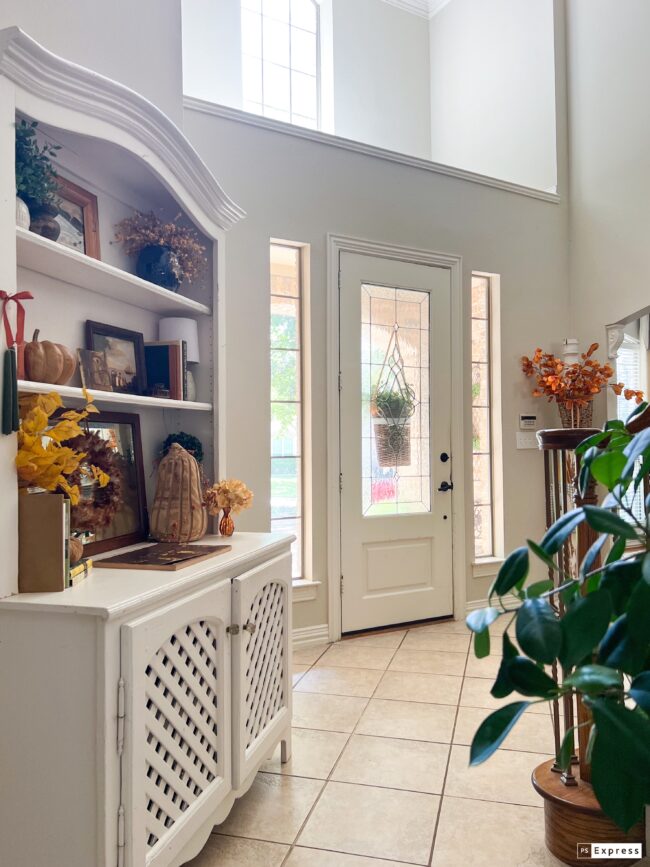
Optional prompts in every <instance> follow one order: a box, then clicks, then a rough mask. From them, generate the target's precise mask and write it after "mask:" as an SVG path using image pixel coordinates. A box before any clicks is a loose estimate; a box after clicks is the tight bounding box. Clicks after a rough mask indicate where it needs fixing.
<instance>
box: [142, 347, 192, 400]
mask: <svg viewBox="0 0 650 867" xmlns="http://www.w3.org/2000/svg"><path fill="white" fill-rule="evenodd" d="M144 358H145V364H146V368H147V383H148V386H149V393H150V394H151V395H152V396H153V397H162V396H166V394H167V393H168V394H169V397H170V398H171V399H172V400H187V343H186V341H185V340H155V341H152V342H151V343H145V345H144Z"/></svg>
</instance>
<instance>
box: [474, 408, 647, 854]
mask: <svg viewBox="0 0 650 867" xmlns="http://www.w3.org/2000/svg"><path fill="white" fill-rule="evenodd" d="M646 408H647V404H642V405H641V406H640V407H638V408H637V409H636V410H635V411H634V412H633V413H632V415H631V416H630V417H629V418H628V420H627V422H626V423H625V424H624V423H623V422H622V421H618V420H614V421H609V422H607V424H606V425H605V429H604V430H603V431H601V432H598V433H596V434H594V435H592V436H590V437H589V438H588V439H586V440H585V441H583V442H582V443H581V444H580V445H579V446H578V448H577V450H576V456H577V458H578V459H579V460H580V461H581V466H580V470H579V478H578V479H577V480H576V484H577V488H578V492H579V496H580V497H581V498H585V497H586V496H587V491H588V488H589V486H590V485H592V486H593V482H594V481H595V482H598V483H599V484H600V485H602V486H604V487H605V488H606V489H607V491H608V494H607V496H606V497H605V498H604V500H603V502H602V504H601V505H600V506H596V505H584V506H580V507H578V508H576V509H573V510H572V511H569V512H567V513H565V514H564V515H562V516H561V517H560V518H559V519H558V520H557V521H556V522H555V523H554V524H553V525H552V526H551V527H550V528H549V529H548V531H547V532H546V534H545V536H544V538H543V539H542V540H541V542H539V543H538V544H537V543H535V542H532V541H529V542H528V545H527V546H524V547H521V548H517V549H516V550H515V551H514V552H513V553H512V554H510V556H509V557H507V558H506V560H505V562H504V564H503V566H502V567H501V569H500V571H499V573H498V575H497V578H496V580H495V582H494V584H493V585H492V588H491V590H490V593H489V597H488V599H489V603H490V604H489V607H487V608H484V609H481V610H478V611H474V612H472V613H471V614H470V615H469V616H468V617H467V625H468V627H469V628H470V629H471V630H472V631H473V633H474V650H475V653H476V656H477V657H484V656H487V655H488V654H489V652H490V635H489V626H490V624H492V623H493V622H494V621H496V620H497V619H499V618H507V619H508V624H507V627H506V629H505V632H504V633H503V639H502V659H501V664H500V668H499V671H498V674H497V677H496V680H495V682H494V685H493V686H492V690H491V694H492V696H493V697H495V698H498V699H505V698H506V697H508V696H510V695H513V694H515V693H518V694H519V696H517V700H516V701H512V702H510V703H508V704H505V705H504V706H502V707H500V708H499V709H498V710H496V711H495V712H494V713H492V714H490V715H489V716H488V717H487V718H486V719H485V720H484V721H483V722H482V723H481V725H480V726H479V728H478V730H477V732H476V734H475V735H474V739H473V741H472V745H471V749H470V764H471V765H477V764H479V763H481V762H483V761H485V760H486V759H488V758H489V757H490V756H491V755H492V754H493V753H494V752H495V751H496V750H497V748H498V747H499V746H500V745H501V744H502V743H503V741H504V739H505V738H506V736H507V735H508V733H509V732H510V730H511V729H512V728H513V726H514V725H515V724H516V722H517V720H518V719H519V718H520V717H521V716H522V714H523V713H524V712H525V711H526V710H527V709H528V708H529V707H530V706H531V704H539V703H541V702H547V703H555V702H556V701H557V700H559V699H560V698H562V700H563V702H564V708H565V709H564V715H563V721H564V724H565V733H564V737H563V739H562V740H560V735H559V726H560V714H559V711H558V708H557V704H556V705H555V710H554V725H555V728H556V733H557V737H556V744H557V747H558V752H557V756H556V760H555V767H553V768H552V770H553V771H556V772H557V773H555V774H553V773H552V772H551V767H550V765H552V764H553V763H552V762H551V763H544V764H543V765H540V766H539V767H538V768H537V769H536V770H535V771H534V773H533V784H534V786H535V788H536V790H537V791H538V792H539V793H540V794H541V795H542V797H543V798H544V804H545V822H546V841H547V845H548V846H549V848H550V849H551V851H552V852H553V854H555V855H556V856H557V857H558V858H560V859H561V860H562V861H563V862H564V863H567V864H575V865H580V864H583V863H589V864H591V863H594V864H596V863H600V861H592V860H590V859H589V856H588V855H587V856H583V858H584V857H586V858H587V860H583V858H581V856H580V853H578V852H577V851H576V844H577V843H580V842H585V843H596V842H607V843H640V842H643V840H644V836H645V834H644V827H643V824H644V822H643V819H644V812H645V806H646V805H648V804H650V498H648V497H647V496H645V495H646V491H645V490H644V481H645V479H646V478H647V475H648V470H649V468H650V429H647V428H646V429H643V430H641V431H640V432H639V433H636V434H633V433H632V430H631V429H630V428H632V429H638V427H640V416H641V414H642V412H643V411H644V410H645V409H646ZM633 421H634V424H632V422H633ZM633 493H637V494H638V495H639V498H640V503H641V504H642V509H643V515H642V516H639V513H638V510H637V509H633V508H632V506H631V502H630V500H631V496H630V495H631V494H633ZM582 525H584V527H585V528H586V529H587V531H588V532H585V533H584V535H585V536H590V537H591V539H593V540H594V541H593V544H591V546H590V547H589V548H588V550H587V551H586V553H585V554H584V556H583V557H582V560H581V562H580V564H579V567H577V568H576V570H575V574H569V573H570V571H571V570H570V569H568V568H567V559H566V557H565V550H566V545H567V544H569V542H570V539H571V537H572V534H573V533H574V532H575V531H576V530H577V529H578V528H581V527H582ZM630 543H632V544H633V546H634V547H633V548H632V553H630V551H629V548H628V545H629V544H630ZM626 548H628V551H627V553H626ZM531 553H532V554H533V555H534V556H535V557H537V558H539V559H540V560H541V562H542V563H543V565H544V566H545V567H546V568H548V569H549V574H550V575H553V576H554V578H553V579H551V578H549V580H545V581H538V582H536V583H533V584H526V580H527V577H528V572H529V559H530V554H531ZM601 556H602V558H603V559H602V560H601ZM513 596H514V597H515V599H516V601H515V602H513V601H512V598H513ZM559 671H560V672H561V676H560V675H559V674H558V672H559ZM571 717H573V720H572V719H571ZM567 720H568V723H567V722H566V721H567ZM572 721H573V722H575V725H572ZM576 733H577V734H578V742H579V748H578V750H577V753H578V759H579V764H580V778H579V781H575V779H574V778H573V774H572V773H571V774H570V776H571V779H572V785H573V788H572V787H567V786H562V785H560V782H559V780H560V779H561V777H560V773H562V772H564V773H565V774H567V775H569V772H570V768H571V766H572V765H573V763H574V762H575V758H574V735H575V734H576ZM576 793H577V794H576ZM608 863H611V864H625V863H632V862H631V861H629V860H620V859H616V858H614V859H611V860H608Z"/></svg>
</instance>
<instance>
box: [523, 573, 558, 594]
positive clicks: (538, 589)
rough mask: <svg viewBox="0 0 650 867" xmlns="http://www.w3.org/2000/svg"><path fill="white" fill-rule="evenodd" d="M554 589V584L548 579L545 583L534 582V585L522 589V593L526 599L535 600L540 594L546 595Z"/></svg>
mask: <svg viewBox="0 0 650 867" xmlns="http://www.w3.org/2000/svg"><path fill="white" fill-rule="evenodd" d="M554 587H555V583H554V582H553V581H551V579H550V578H547V579H546V580H545V581H536V582H535V583H534V584H528V586H527V587H524V593H525V594H526V598H527V599H536V598H537V597H538V596H541V595H542V593H548V591H549V590H552V589H553V588H554Z"/></svg>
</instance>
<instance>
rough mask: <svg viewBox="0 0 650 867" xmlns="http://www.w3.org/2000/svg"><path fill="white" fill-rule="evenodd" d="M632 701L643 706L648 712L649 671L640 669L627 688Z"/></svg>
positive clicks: (649, 708) (649, 709) (649, 692)
mask: <svg viewBox="0 0 650 867" xmlns="http://www.w3.org/2000/svg"><path fill="white" fill-rule="evenodd" d="M628 692H629V694H630V695H631V696H632V698H633V699H634V701H635V702H636V703H637V704H638V705H639V707H641V708H643V710H644V711H645V712H646V713H650V671H642V672H641V674H637V676H636V677H635V678H634V680H633V681H632V683H631V684H630V688H629V690H628Z"/></svg>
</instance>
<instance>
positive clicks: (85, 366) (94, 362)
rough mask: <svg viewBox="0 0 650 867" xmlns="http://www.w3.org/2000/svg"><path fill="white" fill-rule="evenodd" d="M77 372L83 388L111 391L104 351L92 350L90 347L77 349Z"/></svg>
mask: <svg viewBox="0 0 650 867" xmlns="http://www.w3.org/2000/svg"><path fill="white" fill-rule="evenodd" d="M77 356H78V358H79V372H80V373H81V384H82V385H83V387H84V388H89V389H93V388H94V389H95V391H113V386H112V384H111V375H110V373H109V371H108V365H107V364H106V354H105V353H104V352H93V350H92V349H78V350H77Z"/></svg>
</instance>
